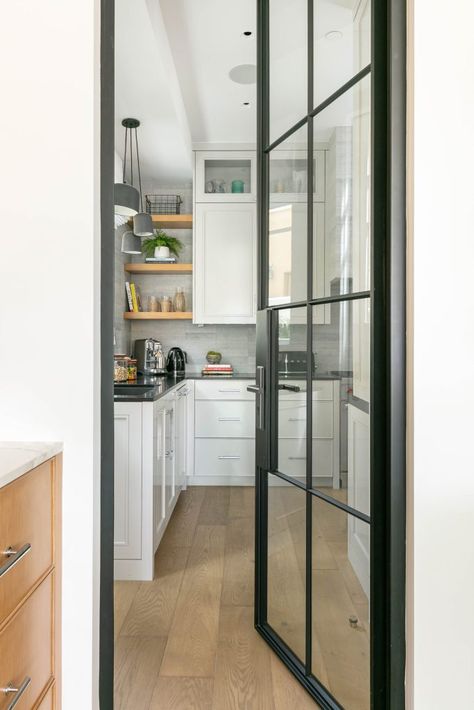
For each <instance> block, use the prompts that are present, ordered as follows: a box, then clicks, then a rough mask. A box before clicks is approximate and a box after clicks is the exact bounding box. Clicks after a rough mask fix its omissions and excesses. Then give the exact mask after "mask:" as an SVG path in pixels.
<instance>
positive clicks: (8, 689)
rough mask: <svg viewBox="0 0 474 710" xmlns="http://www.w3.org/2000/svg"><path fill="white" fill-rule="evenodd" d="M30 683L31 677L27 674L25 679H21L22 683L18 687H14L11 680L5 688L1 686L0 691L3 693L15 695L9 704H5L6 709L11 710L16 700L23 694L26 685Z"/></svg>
mask: <svg viewBox="0 0 474 710" xmlns="http://www.w3.org/2000/svg"><path fill="white" fill-rule="evenodd" d="M30 683H31V678H30V677H29V676H26V678H25V680H24V681H23V683H22V684H21V685H20V687H19V688H15V686H14V685H13V682H11V683H9V684H8V686H7V687H6V688H2V692H3V693H4V694H5V695H9V693H15V697H14V698H13V700H12V701H11V703H10V705H8V706H7V710H13V708H14V707H15V706H16V704H17V703H18V701H19V700H20V698H21V696H22V695H23V693H24V692H25V690H26V689H27V687H28V686H29V684H30Z"/></svg>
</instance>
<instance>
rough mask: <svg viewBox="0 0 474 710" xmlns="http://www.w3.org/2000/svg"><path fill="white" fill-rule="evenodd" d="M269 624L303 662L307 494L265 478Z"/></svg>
mask: <svg viewBox="0 0 474 710" xmlns="http://www.w3.org/2000/svg"><path fill="white" fill-rule="evenodd" d="M268 478H269V481H268V617H267V618H268V623H269V624H270V626H272V627H273V629H274V630H275V631H276V632H277V634H279V636H281V638H282V639H283V640H284V641H285V643H286V644H288V646H290V648H291V649H292V650H293V651H294V653H296V655H297V656H299V658H300V659H301V660H302V661H304V658H305V600H306V574H305V558H306V493H305V492H304V491H302V490H301V489H300V488H297V487H296V486H293V485H291V484H289V483H286V481H283V480H282V479H281V478H278V477H277V476H272V475H271V474H269V476H268Z"/></svg>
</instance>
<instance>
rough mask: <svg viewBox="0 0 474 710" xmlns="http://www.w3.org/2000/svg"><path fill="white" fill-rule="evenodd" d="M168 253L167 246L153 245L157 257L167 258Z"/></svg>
mask: <svg viewBox="0 0 474 710" xmlns="http://www.w3.org/2000/svg"><path fill="white" fill-rule="evenodd" d="M169 255H170V250H169V247H155V257H156V258H157V259H168V258H169Z"/></svg>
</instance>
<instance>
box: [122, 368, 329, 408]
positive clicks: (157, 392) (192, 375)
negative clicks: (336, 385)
mask: <svg viewBox="0 0 474 710" xmlns="http://www.w3.org/2000/svg"><path fill="white" fill-rule="evenodd" d="M295 379H296V380H304V379H305V377H304V375H302V374H293V375H292V374H289V375H280V376H279V380H295ZM314 379H315V380H339V379H341V378H340V376H338V375H337V374H336V373H332V372H330V373H323V372H320V373H316V374H315V376H314ZM185 380H255V373H253V372H252V373H249V372H235V373H234V374H233V375H225V376H223V375H202V374H201V373H199V372H198V373H196V372H189V373H188V372H186V373H185V374H184V375H176V376H171V375H165V376H161V377H160V376H153V375H143V376H140V377H138V379H137V380H135V381H134V382H120V383H117V384H116V385H115V388H114V389H115V394H114V401H115V402H156V400H157V399H160V398H161V397H164V396H165V395H166V394H168V392H170V391H171V390H172V389H174V388H175V387H176V386H177V385H179V384H181V383H182V382H184V381H185ZM144 387H150V389H149V390H148V391H146V392H144V391H143V388H144ZM118 388H120V394H118V392H117V390H118Z"/></svg>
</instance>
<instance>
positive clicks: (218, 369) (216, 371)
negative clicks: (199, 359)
mask: <svg viewBox="0 0 474 710" xmlns="http://www.w3.org/2000/svg"><path fill="white" fill-rule="evenodd" d="M202 374H203V375H219V376H220V377H232V375H233V374H234V368H233V367H232V365H223V364H219V365H204V367H203V368H202Z"/></svg>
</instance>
